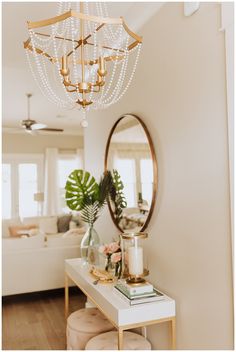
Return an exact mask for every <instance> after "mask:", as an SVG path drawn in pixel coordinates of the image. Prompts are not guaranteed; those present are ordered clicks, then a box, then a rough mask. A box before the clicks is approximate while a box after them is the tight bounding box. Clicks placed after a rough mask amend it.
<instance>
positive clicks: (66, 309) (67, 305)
mask: <svg viewBox="0 0 236 352" xmlns="http://www.w3.org/2000/svg"><path fill="white" fill-rule="evenodd" d="M68 314H69V278H68V276H67V274H65V319H67V317H68Z"/></svg>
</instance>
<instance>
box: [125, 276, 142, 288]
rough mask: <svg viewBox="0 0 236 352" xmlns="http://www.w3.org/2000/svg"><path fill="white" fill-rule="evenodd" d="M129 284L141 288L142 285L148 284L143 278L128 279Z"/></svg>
mask: <svg viewBox="0 0 236 352" xmlns="http://www.w3.org/2000/svg"><path fill="white" fill-rule="evenodd" d="M126 282H127V284H130V285H132V286H139V285H140V284H142V283H144V282H146V280H145V279H144V278H143V277H141V276H135V277H129V278H128V279H126Z"/></svg>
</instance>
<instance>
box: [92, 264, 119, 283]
mask: <svg viewBox="0 0 236 352" xmlns="http://www.w3.org/2000/svg"><path fill="white" fill-rule="evenodd" d="M89 273H90V275H91V276H92V277H93V278H94V279H95V281H94V284H98V283H100V284H110V283H113V282H114V281H115V278H114V276H113V275H112V274H110V273H108V272H107V271H106V270H102V269H98V268H95V267H92V269H91V270H90V271H89Z"/></svg>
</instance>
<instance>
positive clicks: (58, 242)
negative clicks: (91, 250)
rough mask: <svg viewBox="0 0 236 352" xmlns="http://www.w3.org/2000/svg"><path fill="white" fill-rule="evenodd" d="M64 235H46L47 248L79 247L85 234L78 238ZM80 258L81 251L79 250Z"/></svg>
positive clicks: (77, 236)
mask: <svg viewBox="0 0 236 352" xmlns="http://www.w3.org/2000/svg"><path fill="white" fill-rule="evenodd" d="M63 235H64V234H63V233H57V234H53V235H46V246H47V247H67V246H78V245H80V242H81V240H82V238H83V234H81V235H76V236H66V237H64V236H63ZM78 256H79V249H78Z"/></svg>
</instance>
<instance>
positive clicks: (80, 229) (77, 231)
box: [62, 227, 85, 237]
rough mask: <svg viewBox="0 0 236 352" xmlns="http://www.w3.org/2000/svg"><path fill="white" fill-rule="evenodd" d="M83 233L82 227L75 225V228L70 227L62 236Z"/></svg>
mask: <svg viewBox="0 0 236 352" xmlns="http://www.w3.org/2000/svg"><path fill="white" fill-rule="evenodd" d="M84 233H85V228H84V227H77V228H75V229H70V230H69V231H67V232H66V233H64V235H63V236H62V237H67V236H74V235H83V234H84Z"/></svg>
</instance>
